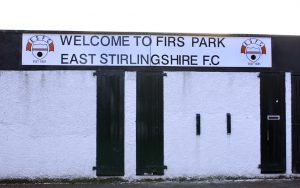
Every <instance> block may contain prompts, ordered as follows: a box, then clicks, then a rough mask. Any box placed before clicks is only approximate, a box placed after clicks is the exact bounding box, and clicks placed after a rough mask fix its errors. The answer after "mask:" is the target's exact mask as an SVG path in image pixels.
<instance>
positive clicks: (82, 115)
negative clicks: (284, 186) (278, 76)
mask: <svg viewBox="0 0 300 188" xmlns="http://www.w3.org/2000/svg"><path fill="white" fill-rule="evenodd" d="M93 72H94V71H1V72H0V104H1V108H0V167H1V168H0V178H2V179H3V178H22V177H30V178H35V177H42V178H43V177H49V178H56V177H62V178H66V177H69V178H78V177H87V178H89V177H95V171H93V170H92V167H93V166H95V164H96V78H95V77H93V76H92V74H93ZM167 74H168V76H167V77H164V159H165V165H167V166H168V169H167V170H166V171H165V177H183V176H184V177H190V176H198V177H207V176H248V177H252V176H264V175H261V174H260V169H258V165H259V164H260V101H259V100H260V99H259V78H258V77H257V76H258V73H219V72H214V73H208V72H167ZM290 92H291V86H290V74H286V105H287V111H286V113H287V124H286V126H287V173H286V174H290V173H291V164H290V163H291V159H290V158H291V146H290V145H291V135H290V131H291V123H290V121H291V111H290V108H291V107H290V106H291V103H290ZM135 97H136V73H135V72H126V74H125V154H124V156H125V177H126V178H139V177H136V176H135V168H136V167H135V165H136V158H135V157H136V154H135V151H136V150H135V144H136V140H135V139H136V138H135V131H136V129H135V118H136V113H135V111H136V102H135V100H136V98H135ZM196 113H199V114H201V135H200V136H196V124H195V123H196V122H195V118H196ZM226 113H231V117H232V133H231V134H230V135H227V133H226Z"/></svg>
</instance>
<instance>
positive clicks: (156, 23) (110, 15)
mask: <svg viewBox="0 0 300 188" xmlns="http://www.w3.org/2000/svg"><path fill="white" fill-rule="evenodd" d="M0 29H1V30H63V31H116V32H169V33H213V34H279V35H300V1H299V0H284V1H282V0H270V1H269V0H205V1H202V0H181V1H179V0H147V1H145V0H107V1H103V0H48V1H46V0H7V1H2V2H1V5H0Z"/></svg>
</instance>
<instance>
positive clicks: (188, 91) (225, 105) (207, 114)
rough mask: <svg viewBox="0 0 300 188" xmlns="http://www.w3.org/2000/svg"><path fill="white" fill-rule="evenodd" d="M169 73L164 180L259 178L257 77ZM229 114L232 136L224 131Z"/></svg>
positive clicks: (165, 92)
mask: <svg viewBox="0 0 300 188" xmlns="http://www.w3.org/2000/svg"><path fill="white" fill-rule="evenodd" d="M167 74H168V76H167V77H165V79H164V108H165V110H164V113H165V114H164V118H165V119H164V126H165V127H164V134H165V138H164V147H165V148H164V149H165V155H164V157H165V165H167V166H168V170H166V171H165V174H166V176H171V177H173V176H236V175H238V176H256V175H260V169H258V165H259V164H260V90H259V86H260V80H259V78H258V77H257V76H258V73H232V72H230V73H205V72H202V73H196V72H181V73H178V72H177V73H176V72H167ZM196 113H200V114H201V135H200V136H196V120H195V119H196ZM226 113H231V118H232V134H231V135H227V132H226Z"/></svg>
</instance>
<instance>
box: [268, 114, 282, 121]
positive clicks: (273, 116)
mask: <svg viewBox="0 0 300 188" xmlns="http://www.w3.org/2000/svg"><path fill="white" fill-rule="evenodd" d="M267 120H269V121H279V120H280V115H267Z"/></svg>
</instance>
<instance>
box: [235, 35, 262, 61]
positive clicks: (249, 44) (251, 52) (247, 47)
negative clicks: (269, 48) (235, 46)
mask: <svg viewBox="0 0 300 188" xmlns="http://www.w3.org/2000/svg"><path fill="white" fill-rule="evenodd" d="M241 53H242V54H245V55H246V57H247V59H248V60H249V61H250V62H252V63H256V62H257V61H258V60H259V59H260V58H261V56H262V55H266V45H265V44H264V43H263V42H262V41H261V40H259V39H256V38H250V39H247V40H245V41H244V42H243V44H242V47H241Z"/></svg>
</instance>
